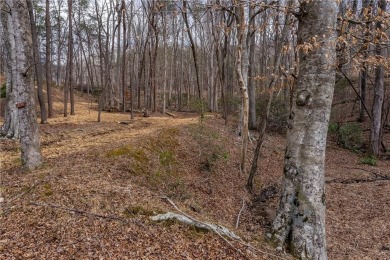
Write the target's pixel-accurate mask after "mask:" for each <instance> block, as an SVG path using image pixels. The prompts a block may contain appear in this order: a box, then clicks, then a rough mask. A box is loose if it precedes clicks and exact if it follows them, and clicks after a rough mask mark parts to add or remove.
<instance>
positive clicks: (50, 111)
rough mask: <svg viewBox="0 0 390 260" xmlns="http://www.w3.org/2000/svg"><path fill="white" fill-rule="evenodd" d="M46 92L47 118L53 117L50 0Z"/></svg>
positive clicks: (47, 10)
mask: <svg viewBox="0 0 390 260" xmlns="http://www.w3.org/2000/svg"><path fill="white" fill-rule="evenodd" d="M45 27H46V92H47V105H48V106H47V112H48V113H47V116H48V117H49V118H51V117H53V97H52V93H51V82H52V75H51V22H50V0H46V15H45Z"/></svg>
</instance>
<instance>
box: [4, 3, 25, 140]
mask: <svg viewBox="0 0 390 260" xmlns="http://www.w3.org/2000/svg"><path fill="white" fill-rule="evenodd" d="M0 7H1V9H3V10H8V9H9V8H8V7H6V6H5V2H0ZM1 25H2V32H3V35H4V37H3V41H4V50H5V58H6V62H5V65H6V66H5V72H6V75H7V81H6V84H7V85H6V93H7V96H6V99H5V103H6V104H5V114H4V122H3V125H2V126H1V129H0V137H5V138H8V139H18V138H19V128H20V127H19V120H18V110H17V108H16V106H15V103H16V91H13V89H14V88H15V71H16V56H15V51H14V50H15V37H13V35H15V34H14V30H13V24H12V19H11V16H10V15H9V14H8V13H6V12H2V13H1Z"/></svg>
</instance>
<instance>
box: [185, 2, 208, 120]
mask: <svg viewBox="0 0 390 260" xmlns="http://www.w3.org/2000/svg"><path fill="white" fill-rule="evenodd" d="M188 10H189V9H188V7H187V1H186V0H184V1H183V12H182V14H183V19H184V24H185V26H186V29H187V35H188V38H189V40H190V44H191V52H192V58H193V59H194V66H195V77H196V86H197V88H198V98H199V102H200V117H201V120H202V118H203V111H204V108H203V101H202V88H201V85H200V80H199V65H198V59H197V55H196V49H195V42H194V39H193V37H192V34H191V28H190V25H189V23H188V15H187V12H188ZM188 94H189V93H188Z"/></svg>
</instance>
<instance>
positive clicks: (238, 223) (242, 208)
mask: <svg viewBox="0 0 390 260" xmlns="http://www.w3.org/2000/svg"><path fill="white" fill-rule="evenodd" d="M244 208H245V200H244V199H242V207H241V209H240V212H238V216H237V221H236V228H238V225H240V217H241V213H242V211H243V210H244Z"/></svg>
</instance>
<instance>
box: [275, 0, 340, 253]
mask: <svg viewBox="0 0 390 260" xmlns="http://www.w3.org/2000/svg"><path fill="white" fill-rule="evenodd" d="M337 8H338V5H337V1H336V0H332V1H305V2H302V3H301V9H300V10H302V11H303V13H302V15H301V19H300V21H299V22H300V23H299V27H298V44H309V43H310V39H313V38H312V37H316V38H317V44H316V45H317V46H313V49H312V50H309V51H306V52H305V51H304V50H302V49H301V50H300V52H301V53H300V61H301V62H300V68H299V75H298V82H297V93H296V97H295V102H294V105H293V109H292V112H291V114H290V122H289V131H288V135H287V148H286V154H285V162H284V181H283V184H282V185H283V188H282V194H281V198H280V204H279V208H278V211H277V215H276V218H275V220H274V222H273V224H272V235H271V238H272V240H273V241H274V242H275V243H276V245H277V246H278V248H279V249H282V247H284V246H285V245H288V247H289V249H290V251H291V253H292V254H293V255H294V256H296V257H299V258H300V259H321V260H322V259H327V255H326V242H325V241H326V239H325V150H326V136H327V130H328V123H329V117H330V110H331V104H332V98H333V89H334V81H335V66H336V64H335V61H336V38H337V37H336V16H337Z"/></svg>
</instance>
